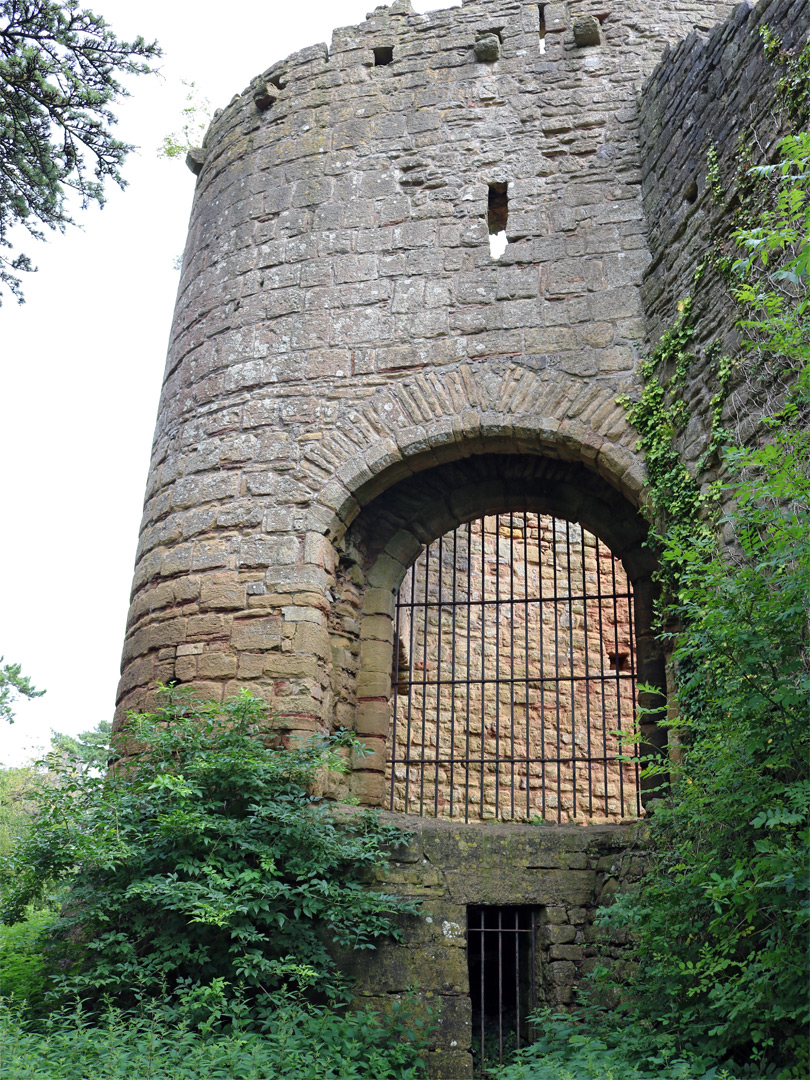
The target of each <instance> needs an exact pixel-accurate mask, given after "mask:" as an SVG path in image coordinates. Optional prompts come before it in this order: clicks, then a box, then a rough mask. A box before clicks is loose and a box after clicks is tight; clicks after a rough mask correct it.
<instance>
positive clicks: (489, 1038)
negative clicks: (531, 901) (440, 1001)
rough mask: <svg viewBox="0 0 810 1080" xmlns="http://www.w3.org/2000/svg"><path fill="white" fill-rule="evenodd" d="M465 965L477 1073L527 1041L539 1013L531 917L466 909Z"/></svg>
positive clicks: (519, 911)
mask: <svg viewBox="0 0 810 1080" xmlns="http://www.w3.org/2000/svg"><path fill="white" fill-rule="evenodd" d="M467 964H468V968H469V973H470V998H471V1000H472V1048H473V1059H474V1061H475V1066H476V1072H477V1073H478V1074H479V1075H480V1076H482V1077H486V1076H487V1075H488V1067H489V1066H491V1065H493V1064H494V1063H495V1062H497V1063H498V1064H502V1063H503V1061H504V1058H505V1057H507V1056H508V1055H509V1054H511V1053H513V1052H514V1051H515V1050H519V1049H520V1047H521V1046H525V1045H526V1043H528V1042H530V1041H531V1031H530V1028H529V1016H530V1014H531V1013H532V1012H533V1011H534V1010H535V1008H536V1007H537V949H536V934H535V912H534V911H533V910H532V909H531V908H526V907H470V908H468V909H467Z"/></svg>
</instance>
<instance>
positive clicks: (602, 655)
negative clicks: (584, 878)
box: [596, 538, 610, 816]
mask: <svg viewBox="0 0 810 1080" xmlns="http://www.w3.org/2000/svg"><path fill="white" fill-rule="evenodd" d="M596 581H597V593H596V595H597V599H598V602H599V679H600V683H599V685H600V691H601V697H602V766H603V769H604V779H605V815H606V816H607V814H608V812H609V802H610V800H609V795H608V740H607V685H608V680H607V676H606V675H605V647H606V644H607V643H606V641H605V620H604V600H605V596H604V595H603V592H602V552H601V549H600V547H599V539H598V538H597V540H596Z"/></svg>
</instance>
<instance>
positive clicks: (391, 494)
mask: <svg viewBox="0 0 810 1080" xmlns="http://www.w3.org/2000/svg"><path fill="white" fill-rule="evenodd" d="M731 7H732V5H730V4H725V3H718V2H711V0H705V2H698V0H679V2H678V3H668V4H657V3H655V4H651V3H650V0H622V3H620V4H616V5H614V7H613V8H604V7H599V6H597V5H594V4H593V3H592V2H591V0H568V2H566V3H547V4H537V3H532V2H527V0H481V2H475V3H472V2H465V3H464V5H463V7H461V8H454V9H450V10H447V11H442V12H434V13H432V14H430V15H416V14H414V13H413V11H412V9H411V6H410V3H409V0H396V3H394V4H393V5H392V6H391V7H389V8H379V9H377V10H376V11H375V12H373V13H372V14H371V15H369V16H368V18H367V20H366V22H365V23H364V24H363V25H361V26H357V27H350V28H345V29H340V30H336V31H335V33H334V35H333V38H332V43H331V46H330V47H329V48H328V49H327V47H326V46H325V45H316V46H313V47H312V48H310V49H306V50H304V51H302V52H299V53H297V54H295V55H293V56H291V57H289V58H288V59H287V60H284V61H282V62H279V63H277V64H275V65H273V66H272V67H270V68H268V70H267V71H265V72H264V74H263V75H261V76H259V77H258V78H256V79H254V81H253V82H252V83H251V84H250V86H249V87H248V89H246V90H245V91H244V92H243V93H242V94H240V95H237V96H236V97H235V98H234V99H233V101H232V102H231V103H230V104H229V105H228V107H227V108H226V109H225V110H224V111H222V112H221V113H219V114H218V115H217V117H216V118H215V120H214V122H213V124H212V126H211V128H210V130H209V132H208V135H207V137H206V141H205V145H204V147H203V148H202V150H200V151H199V152H193V153H192V154H191V155H190V158H189V163H190V165H191V166H192V168H193V169H194V171H195V172H197V173H198V177H197V191H196V195H195V200H194V206H193V210H192V215H191V223H190V229H189V237H188V243H187V246H186V252H185V258H184V263H183V271H182V279H181V283H180V289H179V295H178V300H177V307H176V312H175V318H174V326H173V329H172V335H171V343H170V348H169V355H168V362H167V366H166V374H165V380H164V385H163V393H162V397H161V402H160V410H159V415H158V420H157V429H156V434H155V440H154V448H153V456H152V464H151V471H150V476H149V481H148V487H147V493H146V503H145V511H144V518H143V525H142V530H141V538H140V546H139V548H138V556H137V565H136V569H135V577H134V583H133V592H132V605H131V609H130V614H129V621H128V629H127V637H126V643H125V648H124V657H123V667H122V678H121V684H120V689H119V697H118V717H119V722H120V719H121V718H122V717H123V716H124V714H125V713H126V711H127V710H128V709H131V708H138V709H141V708H145V707H146V708H148V707H149V706H150V704H151V703H152V702H153V700H154V699H153V694H154V689H155V686H156V684H157V683H158V682H169V681H171V680H177V681H179V682H181V683H189V684H193V685H194V686H195V687H196V689H197V690H198V691H200V692H201V693H203V694H205V695H206V696H209V697H213V698H218V699H221V698H223V697H224V696H226V695H229V694H231V693H233V692H235V691H236V690H237V689H239V688H241V687H248V688H250V689H251V690H252V691H253V692H254V693H256V694H258V695H260V696H262V697H264V698H266V699H267V700H268V702H270V703H271V704H272V706H273V708H274V709H275V710H276V711H277V712H278V714H279V717H280V723H282V724H283V726H285V727H286V728H287V729H288V730H289V731H290V732H292V733H301V734H305V733H309V732H312V731H314V730H320V729H331V728H334V727H337V726H343V727H349V728H352V729H355V730H356V731H357V732H358V734H359V735H360V736H361V738H362V740H363V742H364V743H365V744H366V747H367V750H368V752H367V754H366V756H364V757H361V756H358V757H357V760H356V761H355V762H354V771H353V772H352V774H351V776H350V777H349V780H348V781H347V783H348V785H349V788H350V791H351V793H353V794H354V796H355V797H356V798H357V799H359V800H360V801H361V802H364V803H369V804H372V805H382V804H383V803H384V800H385V782H384V777H385V768H386V752H387V751H386V748H387V747H390V739H391V735H390V728H391V715H392V703H391V699H392V694H393V693H394V689H395V687H396V682H397V676H396V675H395V674H393V673H394V671H395V668H396V664H397V663H398V655H399V654H398V652H397V649H395V625H394V612H395V601H396V597H397V594H398V590H399V589H400V585H401V583H402V582H403V580H404V579H405V575H406V572H407V571H408V569H409V568H410V567H411V565H412V564H414V562H415V560H417V559H418V558H419V557H420V555H421V553H422V552H423V551H424V549H425V545H428V544H430V543H431V542H432V541H433V540H435V539H436V538H437V537H441V536H443V535H445V534H448V533H450V532H452V530H455V529H457V527H458V526H460V525H462V524H464V523H466V522H470V521H473V520H476V519H480V518H481V517H482V515H487V514H502V513H509V514H516V513H517V514H526V513H533V514H539V515H546V516H548V515H551V516H553V517H554V518H556V519H559V520H562V521H567V522H573V523H575V524H577V525H578V526H580V527H582V528H583V529H585V530H588V535H593V536H595V537H596V538H598V540H599V542H600V543H602V544H604V545H606V547H607V549H609V551H610V552H611V553H612V554H613V555H614V556H615V557H616V558H617V559H618V560H619V562H620V563H621V564H622V566H623V567H624V569H625V570H626V572H627V574H628V577H629V579H630V581H631V583H632V587H633V592H634V595H635V603H636V627H635V635H634V645H633V647H634V650H635V658H636V659H635V665H636V674H637V676H638V678H639V679H640V681H642V682H646V681H649V682H653V683H655V682H658V683H660V681H661V678H662V673H661V658H660V656H659V655H658V653H657V651H656V648H655V646H654V643H653V641H652V636H651V635H650V633H649V625H650V606H651V596H652V586H651V584H650V573H651V570H652V566H651V561H650V555H649V552H648V551H647V550H646V549H645V548H644V547H643V546H642V544H643V540H644V537H645V525H644V522H643V519H642V517H641V515H640V513H639V503H640V501H641V499H642V496H643V489H644V470H643V466H642V463H641V461H640V460H639V459H638V457H637V455H636V452H635V436H634V433H633V432H632V430H630V429H629V427H628V424H627V421H626V417H625V413H624V410H623V408H622V407H621V406H620V405H619V404H617V398H619V397H620V395H622V394H624V393H628V392H632V391H633V389H634V388H635V386H636V376H635V370H636V366H637V363H638V359H639V349H640V347H641V346H640V343H643V341H644V338H645V323H644V318H643V311H642V304H641V295H640V285H641V280H642V274H643V272H644V269H645V267H646V265H647V263H648V261H649V255H648V250H647V246H646V241H645V223H644V218H643V212H642V204H641V198H640V181H641V176H640V162H639V150H638V139H637V99H638V95H639V91H640V88H641V86H642V84H643V81H644V79H645V78H646V77H647V76H648V74H649V73H650V72H651V71H652V69H653V67H654V66H655V65H656V63H657V62H658V61H659V60H660V58H661V56H662V54H663V52H664V50H665V49H666V47H667V45H668V44H669V43H671V42H674V41H676V40H678V39H680V38H682V37H684V36H685V35H686V34H688V33H689V32H690V31H691V30H693V29H694V28H695V27H696V26H701V25H702V26H703V27H706V26H708V25H710V24H712V23H714V22H717V21H718V20H719V19H721V18H723V17H724V16H725V15H727V14H728V12H729V11H730V10H731ZM504 243H505V247H504ZM537 528H538V530H539V529H540V527H539V526H538V527H537ZM583 550H584V541H583ZM398 647H399V646H398V645H397V648H398ZM648 737H649V738H650V739H653V738H654V736H653V734H652V733H650V732H648Z"/></svg>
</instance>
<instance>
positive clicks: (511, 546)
mask: <svg viewBox="0 0 810 1080" xmlns="http://www.w3.org/2000/svg"><path fill="white" fill-rule="evenodd" d="M514 564H515V516H514V514H513V513H512V511H511V510H510V511H509V762H510V777H511V782H510V785H509V798H510V811H509V814H510V817H511V818H512V819H513V820H514V817H515V566H514Z"/></svg>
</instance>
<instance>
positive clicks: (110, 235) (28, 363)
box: [0, 0, 457, 764]
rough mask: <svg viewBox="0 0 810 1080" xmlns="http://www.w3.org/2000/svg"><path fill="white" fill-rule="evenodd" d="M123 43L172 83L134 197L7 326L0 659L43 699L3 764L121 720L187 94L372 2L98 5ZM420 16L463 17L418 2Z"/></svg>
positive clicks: (142, 85)
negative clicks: (173, 147)
mask: <svg viewBox="0 0 810 1080" xmlns="http://www.w3.org/2000/svg"><path fill="white" fill-rule="evenodd" d="M86 6H88V7H89V8H90V9H91V10H93V11H95V12H97V13H98V14H100V15H103V16H104V18H105V19H106V20H107V22H108V23H109V24H110V25H111V26H112V27H113V29H114V30H115V31H116V33H117V34H118V36H119V37H126V38H131V37H133V36H135V35H137V34H142V35H143V36H144V37H145V38H147V39H150V40H151V39H153V38H157V40H158V41H159V42H160V43H161V45H162V46H163V50H164V56H163V60H162V61H161V63H160V66H161V70H162V76H163V77H162V78H158V77H155V76H150V77H142V78H140V79H137V80H134V81H133V82H132V84H131V86H132V96H131V97H130V98H128V99H126V101H124V102H123V103H122V104H121V105H120V107H119V108H118V110H117V111H118V116H119V124H118V128H117V131H116V134H117V135H118V136H119V137H120V138H122V139H124V140H126V141H127V142H132V143H135V144H136V145H137V146H138V147H139V150H138V152H137V153H136V154H133V155H132V156H131V157H130V158H129V159H128V161H127V163H126V165H125V168H124V175H125V177H126V178H127V180H128V182H129V186H128V188H127V189H126V191H124V192H119V191H118V190H117V189H112V188H111V189H110V190H109V192H108V196H109V198H108V203H107V205H106V207H105V208H104V209H103V210H98V209H91V210H89V211H85V212H83V213H82V214H81V216H80V217H79V219H78V220H79V223H80V225H81V228H72V229H70V230H69V231H68V232H66V233H65V234H64V235H60V234H59V233H52V234H49V237H48V240H47V242H46V243H44V244H38V245H28V246H27V247H26V248H25V250H27V251H28V252H29V254H30V255H31V256H32V258H33V260H34V262H35V263H36V265H37V266H38V268H39V269H38V272H37V273H36V274H29V275H25V280H24V289H25V296H26V303H25V304H23V305H22V306H19V307H18V306H17V304H16V303H15V302H14V301H13V299H11V298H9V297H5V298H4V302H3V306H2V308H0V357H1V358H2V382H0V402H2V404H1V405H0V409H1V410H2V413H1V414H0V415H2V423H0V455H2V458H1V460H2V461H3V463H4V475H5V481H4V491H3V497H2V507H3V520H2V527H0V567H2V569H1V570H0V574H1V575H2V576H0V655H4V656H5V660H6V662H9V661H13V662H18V663H21V664H22V665H23V671H24V672H25V673H26V674H28V675H30V677H31V678H32V680H33V681H34V683H35V684H36V685H37V686H38V687H41V688H45V689H46V690H47V693H46V694H45V696H44V697H42V698H39V699H37V700H35V701H32V702H27V701H22V702H20V703H19V706H18V708H17V721H16V723H15V724H14V725H13V726H12V727H10V728H9V727H7V726H4V727H3V728H2V729H0V763H4V764H17V763H20V762H22V761H24V760H26V759H27V758H30V757H31V756H32V755H34V754H35V753H36V751H37V749H38V748H41V747H44V746H45V745H47V742H48V739H49V736H50V731H51V729H54V730H57V731H64V732H69V733H76V732H79V731H86V730H89V729H91V728H93V727H95V726H96V724H97V723H98V722H99V721H100V720H105V719H110V718H111V716H112V712H113V707H114V699H115V688H116V684H117V681H118V668H119V661H120V654H121V645H122V642H123V635H124V624H125V620H126V612H127V606H128V601H129V589H130V584H131V578H132V569H133V561H134V557H135V547H136V543H137V538H138V526H139V523H140V515H141V506H142V501H143V491H144V485H145V482H146V473H147V468H148V464H149V451H150V446H151V441H152V432H153V428H154V423H155V410H156V408H157V400H158V394H159V392H160V383H161V378H162V373H163V362H164V358H165V353H166V344H167V340H168V334H169V326H170V322H171V315H172V308H173V306H174V297H175V291H176V288H177V279H178V274H177V271H176V270H175V269H174V265H175V260H176V259H177V257H178V256H179V255H180V254H181V253H182V250H183V245H184V243H185V234H186V225H187V222H188V214H189V208H190V205H191V198H192V194H193V191H194V177H193V176H192V174H191V173H190V172H189V171H188V170H187V169H186V168H185V165H183V164H182V163H181V162H180V161H174V162H169V161H165V160H161V159H159V158H158V157H157V148H158V146H159V145H160V143H161V142H162V139H163V136H164V135H165V134H167V133H168V132H171V131H173V130H177V129H179V127H180V126H181V119H182V118H181V111H182V108H183V105H184V103H185V102H184V95H185V91H184V89H183V86H182V83H181V80H183V79H185V80H193V81H194V82H195V84H196V86H197V88H198V90H199V92H200V93H201V94H202V95H203V96H205V97H207V98H208V99H209V100H210V102H211V104H212V106H213V107H214V108H218V107H222V106H224V105H226V104H227V103H228V101H229V100H230V99H231V97H232V96H233V94H234V93H237V92H239V91H241V90H243V89H244V88H245V87H246V86H247V85H248V83H249V82H250V80H251V78H252V77H253V76H254V75H257V74H258V73H259V72H261V71H263V70H264V69H265V68H266V67H269V65H270V64H271V63H273V62H274V61H276V60H279V59H283V58H284V57H285V56H287V55H288V54H289V53H291V52H294V51H296V50H297V49H302V48H305V47H306V46H308V45H313V44H316V43H317V42H320V41H325V42H327V43H328V42H329V39H330V37H331V32H332V30H333V29H334V28H335V27H337V26H347V25H351V24H354V23H358V22H361V21H362V20H363V19H364V18H365V15H366V13H367V12H368V11H370V10H372V9H373V8H374V7H375V4H374V2H373V0H301V2H300V3H298V4H293V5H290V4H288V3H282V2H281V0H262V2H258V0H241V2H239V3H236V4H230V5H227V4H226V5H223V4H222V3H221V0H219V2H216V3H213V2H210V0H195V2H193V3H192V2H190V0H139V2H138V3H137V4H133V3H131V2H125V0H87V4H86ZM413 6H414V9H415V10H416V11H420V12H424V11H431V10H435V9H437V8H446V7H454V6H457V2H456V0H414V3H413Z"/></svg>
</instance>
